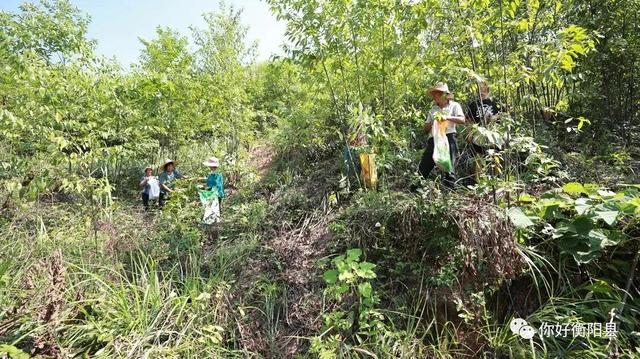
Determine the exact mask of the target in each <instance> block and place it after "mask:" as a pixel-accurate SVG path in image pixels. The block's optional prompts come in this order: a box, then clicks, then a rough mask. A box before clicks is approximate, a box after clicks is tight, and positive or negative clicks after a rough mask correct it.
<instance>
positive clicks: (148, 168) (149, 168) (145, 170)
mask: <svg viewBox="0 0 640 359" xmlns="http://www.w3.org/2000/svg"><path fill="white" fill-rule="evenodd" d="M147 170H152V171H153V167H151V166H147V167H145V168H144V171H142V172H147Z"/></svg>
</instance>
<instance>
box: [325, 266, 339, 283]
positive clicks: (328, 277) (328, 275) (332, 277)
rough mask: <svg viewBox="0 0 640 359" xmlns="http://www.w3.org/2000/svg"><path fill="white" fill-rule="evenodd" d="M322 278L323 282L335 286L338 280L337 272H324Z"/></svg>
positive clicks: (333, 270)
mask: <svg viewBox="0 0 640 359" xmlns="http://www.w3.org/2000/svg"><path fill="white" fill-rule="evenodd" d="M322 277H323V278H324V281H325V282H327V283H329V284H335V283H336V281H337V280H338V271H337V270H335V269H331V270H328V271H326V272H324V275H323V276H322Z"/></svg>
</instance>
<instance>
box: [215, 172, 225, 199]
mask: <svg viewBox="0 0 640 359" xmlns="http://www.w3.org/2000/svg"><path fill="white" fill-rule="evenodd" d="M216 187H217V188H218V197H220V199H222V198H224V178H223V177H222V173H220V174H218V176H217V178H216Z"/></svg>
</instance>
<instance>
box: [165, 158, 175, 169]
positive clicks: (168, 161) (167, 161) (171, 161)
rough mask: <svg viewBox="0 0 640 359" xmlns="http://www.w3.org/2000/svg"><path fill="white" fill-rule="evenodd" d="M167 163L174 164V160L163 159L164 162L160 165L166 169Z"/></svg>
mask: <svg viewBox="0 0 640 359" xmlns="http://www.w3.org/2000/svg"><path fill="white" fill-rule="evenodd" d="M169 164H173V165H175V162H174V161H173V160H170V159H166V160H164V164H163V165H162V169H165V170H166V169H167V165H169Z"/></svg>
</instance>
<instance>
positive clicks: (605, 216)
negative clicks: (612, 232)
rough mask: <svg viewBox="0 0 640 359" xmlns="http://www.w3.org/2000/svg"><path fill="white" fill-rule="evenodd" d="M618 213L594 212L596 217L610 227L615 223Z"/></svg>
mask: <svg viewBox="0 0 640 359" xmlns="http://www.w3.org/2000/svg"><path fill="white" fill-rule="evenodd" d="M619 213H620V212H618V211H595V214H596V216H597V217H598V218H600V219H602V220H603V221H604V222H605V223H606V224H608V225H610V226H611V225H613V224H614V223H615V221H616V218H617V217H618V214H619Z"/></svg>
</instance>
